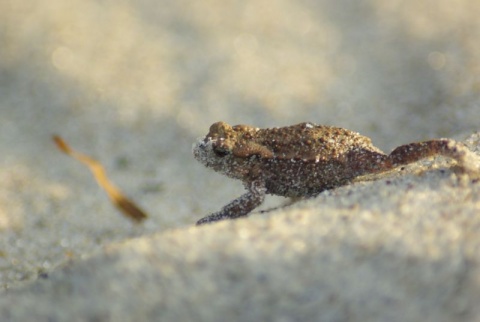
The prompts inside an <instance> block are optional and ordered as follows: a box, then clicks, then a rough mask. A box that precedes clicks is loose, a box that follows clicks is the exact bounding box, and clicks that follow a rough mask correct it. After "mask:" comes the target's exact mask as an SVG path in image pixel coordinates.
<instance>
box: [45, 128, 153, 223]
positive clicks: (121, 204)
mask: <svg viewBox="0 0 480 322" xmlns="http://www.w3.org/2000/svg"><path fill="white" fill-rule="evenodd" d="M53 141H54V142H55V144H56V145H57V147H58V148H59V149H60V151H62V152H63V153H65V154H68V155H70V156H71V157H73V158H74V159H77V160H78V161H80V162H81V163H83V164H85V165H86V166H87V167H88V168H89V169H90V171H91V172H92V174H93V176H94V177H95V180H96V181H97V183H98V184H99V185H100V187H102V188H103V189H104V190H105V191H106V192H107V194H108V197H109V198H110V200H111V201H112V203H113V204H114V205H115V206H116V207H117V208H118V209H120V211H121V212H122V213H123V214H124V215H125V216H127V217H128V218H130V219H132V220H134V221H135V222H141V221H143V220H144V219H146V218H147V217H148V216H147V214H146V213H145V212H144V211H143V210H142V209H140V207H138V206H137V205H136V204H135V203H134V202H133V201H131V200H130V199H128V198H127V197H126V196H125V195H124V194H123V193H122V192H121V191H120V190H119V189H118V188H117V187H116V186H115V185H114V184H113V183H111V182H110V180H108V177H107V174H106V173H105V169H104V168H103V166H102V165H101V164H100V162H98V161H97V160H95V159H93V158H91V157H89V156H87V155H85V154H82V153H80V152H77V151H75V150H73V149H72V148H71V147H70V146H69V145H68V144H67V143H66V142H65V141H64V140H63V139H62V138H61V137H60V136H58V135H54V136H53Z"/></svg>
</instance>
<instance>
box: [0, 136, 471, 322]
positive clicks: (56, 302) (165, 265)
mask: <svg viewBox="0 0 480 322" xmlns="http://www.w3.org/2000/svg"><path fill="white" fill-rule="evenodd" d="M471 143H475V144H476V145H477V147H480V135H477V136H476V137H472V138H471ZM437 165H438V163H435V164H433V165H432V166H424V167H419V166H415V167H408V168H407V169H405V170H403V171H401V172H400V173H397V174H391V175H389V176H388V177H387V178H383V179H380V180H377V181H370V182H365V183H357V184H354V185H351V186H348V187H344V188H340V189H337V190H335V191H332V192H329V193H324V194H322V195H321V196H319V197H318V198H316V199H312V200H309V201H306V202H299V203H297V204H295V205H294V206H291V207H287V208H284V209H282V210H278V211H273V212H270V213H268V214H263V215H258V214H257V215H253V216H251V217H250V218H248V219H241V220H236V221H227V222H222V223H218V224H214V225H206V226H202V227H200V228H196V227H191V228H184V229H177V230H171V231H167V232H163V233H158V234H154V235H151V236H145V237H141V238H138V239H133V240H130V241H126V242H123V243H118V244H113V245H110V246H107V247H105V249H104V250H103V251H102V252H100V253H98V254H97V255H95V256H93V257H92V258H89V259H87V260H85V261H80V260H74V261H72V262H71V263H69V264H68V265H66V267H64V268H62V269H59V270H57V271H55V272H52V273H51V274H50V275H49V276H48V277H46V278H45V279H42V280H39V281H37V282H36V283H35V284H33V285H31V286H28V287H25V288H23V289H21V290H16V291H11V292H8V293H7V294H4V296H3V297H2V298H1V299H0V313H1V314H2V316H3V317H5V318H6V319H7V320H9V319H11V320H14V321H27V320H33V319H34V320H36V321H71V320H72V317H75V318H74V319H73V320H78V321H155V320H156V321H227V320H228V321H233V320H234V321H347V320H348V321H470V320H471V321H473V320H478V319H479V318H480V307H479V306H478V303H479V301H480V284H479V282H480V263H479V258H480V257H479V256H480V248H479V245H480V234H479V233H478V231H479V229H480V215H479V210H480V185H479V184H478V182H476V183H472V181H471V180H470V179H469V178H468V177H466V176H464V175H456V174H455V173H453V172H452V171H450V170H443V169H438V167H437ZM425 170H428V171H426V172H425Z"/></svg>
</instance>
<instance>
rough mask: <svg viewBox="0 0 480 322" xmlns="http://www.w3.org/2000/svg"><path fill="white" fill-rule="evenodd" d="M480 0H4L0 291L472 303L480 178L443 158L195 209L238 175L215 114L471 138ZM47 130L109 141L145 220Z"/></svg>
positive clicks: (85, 147)
mask: <svg viewBox="0 0 480 322" xmlns="http://www.w3.org/2000/svg"><path fill="white" fill-rule="evenodd" d="M479 11H480V3H478V2H474V1H467V0H464V1H457V2H456V3H455V6H452V5H451V2H450V1H422V2H418V1H401V2H392V1H389V2H385V1H373V0H372V1H369V2H365V1H362V2H355V1H353V2H352V1H335V2H332V1H279V2H271V1H230V2H218V1H202V2H197V3H187V2H181V1H149V0H145V1H137V2H125V1H124V2H98V1H88V0H87V1H85V0H81V1H80V0H72V1H59V0H51V1H48V2H47V1H45V2H44V3H41V2H38V3H32V2H30V1H9V0H7V1H2V2H0V285H1V286H2V289H3V291H2V293H1V294H0V307H1V309H2V312H4V313H5V314H7V311H10V312H12V314H14V313H13V312H17V313H18V314H32V316H29V317H28V319H33V317H34V316H37V315H38V314H39V312H40V311H42V312H45V313H46V314H47V315H50V314H58V315H61V316H64V317H66V316H67V315H68V314H69V313H72V312H71V310H76V312H75V315H77V316H79V319H81V318H83V319H89V317H92V316H93V318H92V319H95V318H98V319H99V320H106V319H108V317H109V316H111V317H112V319H113V318H116V317H118V315H120V314H123V313H125V314H127V312H130V313H128V314H131V316H132V318H133V316H135V317H137V318H140V317H141V314H146V315H151V316H153V315H155V314H157V315H158V316H161V314H171V315H172V316H173V315H177V314H178V315H179V314H192V316H195V317H198V319H201V318H202V317H204V318H205V320H208V314H211V315H212V316H213V315H215V316H216V317H218V319H220V317H222V312H228V316H229V317H230V316H233V317H235V316H236V315H238V316H240V315H241V316H242V318H243V320H251V321H258V320H261V319H262V315H261V314H263V313H262V312H263V311H262V310H265V311H264V312H267V311H268V312H270V313H271V312H273V311H274V310H275V311H276V312H277V313H278V312H280V313H278V315H277V316H278V317H280V316H283V317H284V318H285V320H288V318H289V317H290V318H292V319H293V320H295V318H296V317H300V315H301V314H305V316H310V317H311V316H313V315H315V314H317V313H318V314H325V315H329V316H331V319H332V320H342V319H347V318H350V319H353V320H364V318H365V317H366V316H367V314H371V315H376V316H381V317H386V316H387V315H388V314H390V313H391V312H400V311H401V312H404V314H405V315H406V319H407V320H408V318H409V317H410V319H411V320H415V319H416V318H417V317H418V316H421V314H422V313H423V314H424V315H423V316H422V319H423V320H425V319H428V318H430V317H431V319H432V320H435V318H437V317H438V318H440V315H441V314H443V313H445V314H446V315H445V316H443V317H442V318H443V319H445V320H448V319H449V318H451V317H452V316H453V317H454V318H455V319H460V320H461V319H464V320H466V319H469V318H471V319H474V318H478V312H477V311H475V310H476V308H475V307H474V306H473V304H472V303H475V301H477V299H478V298H477V292H478V287H479V281H478V273H477V269H476V267H477V262H478V260H479V256H478V246H477V245H479V243H478V239H477V235H478V234H477V231H478V230H479V226H478V224H476V223H477V222H478V216H479V201H478V198H479V197H478V196H479V193H478V183H471V182H469V181H468V180H467V179H465V178H460V179H458V178H457V177H456V175H454V174H452V173H451V172H449V171H447V172H444V173H443V172H438V171H433V172H427V173H426V174H424V175H422V176H420V177H416V176H407V177H405V178H403V177H402V178H401V179H398V180H400V181H397V179H395V180H393V179H391V183H390V184H386V182H385V181H379V182H374V183H367V184H362V185H355V186H354V187H346V188H342V189H340V190H335V191H332V192H331V193H326V194H322V195H321V196H320V197H319V198H317V199H315V200H313V201H309V202H306V203H300V204H297V205H295V206H294V207H292V208H286V209H284V210H282V211H277V212H272V213H269V214H265V215H255V216H252V217H251V218H249V219H247V220H242V221H238V222H235V223H222V224H219V225H215V226H211V227H205V228H202V229H196V228H194V227H192V224H193V223H194V222H195V221H196V220H198V219H199V218H201V217H202V216H205V215H207V214H209V213H211V212H213V211H216V210H218V209H219V208H220V207H222V206H223V205H225V204H226V203H227V202H228V201H230V200H232V199H233V198H235V197H238V196H239V195H240V194H241V193H243V189H242V187H241V184H240V183H239V182H233V181H232V180H230V179H228V178H224V177H222V176H220V175H218V174H214V173H213V172H211V171H209V170H207V169H204V168H203V167H202V166H201V165H200V164H197V163H196V162H195V160H193V157H192V155H191V145H192V143H193V142H194V141H195V139H196V137H199V136H203V135H205V134H206V133H207V130H208V127H209V125H210V124H211V123H213V122H215V121H219V120H223V121H226V122H229V123H232V124H238V123H246V124H252V125H256V126H260V127H264V126H282V125H289V124H294V123H298V122H301V121H311V122H315V123H319V124H331V125H338V126H344V127H347V128H350V129H352V130H356V131H359V132H361V133H362V134H365V135H368V136H370V137H372V139H373V141H374V143H375V144H377V145H378V146H379V147H380V148H382V149H384V150H385V151H389V150H391V149H392V148H394V147H395V146H397V145H400V144H403V143H408V142H411V141H417V140H423V139H427V138H433V137H451V136H454V137H455V138H457V139H458V138H460V139H462V138H464V137H465V136H466V135H468V134H469V133H471V132H473V131H478V130H480V123H479V117H478V115H480V107H479V103H478V102H480V95H479V94H480V86H479V81H478V75H479V74H480V64H479V61H478V57H480V42H479V41H478V39H480V20H479V19H478V12H479ZM53 133H58V134H61V135H62V136H63V137H64V138H65V139H67V140H68V141H69V142H70V143H71V144H72V145H73V146H74V147H76V148H78V149H79V150H81V151H85V152H88V153H90V154H92V155H94V156H95V157H97V158H98V159H99V160H101V161H102V163H104V165H105V166H106V168H107V169H108V172H109V174H110V176H111V177H112V178H113V179H114V181H115V183H117V184H118V185H119V186H120V187H122V188H123V189H124V190H125V191H126V192H127V193H128V195H130V196H131V197H133V199H135V200H136V201H138V202H139V203H140V204H141V205H142V206H143V207H144V208H145V209H147V211H148V212H149V213H150V218H149V220H148V221H147V222H145V224H144V225H142V226H140V227H136V226H135V225H133V224H132V223H130V222H129V221H128V220H125V219H124V218H123V217H121V215H119V214H118V213H117V212H116V211H115V209H114V208H113V207H112V206H111V205H110V203H109V202H108V199H107V198H106V196H105V194H104V193H103V192H102V191H100V190H99V188H98V187H97V185H96V184H95V182H94V181H93V179H92V178H91V176H90V174H89V173H88V171H87V170H86V169H85V168H83V167H82V166H81V165H80V164H78V163H76V162H75V161H74V160H72V159H69V158H67V157H66V156H64V155H62V154H61V153H59V152H58V151H57V150H56V148H55V147H54V145H53V144H52V142H51V140H50V137H51V135H52V134H53ZM472 146H473V145H472ZM404 172H405V171H404ZM350 189H354V190H353V191H354V192H352V193H350V192H349V191H350ZM342 196H343V197H342ZM281 202H282V199H275V198H269V199H268V200H267V204H266V205H265V206H264V207H270V206H274V205H277V204H279V203H281ZM317 203H318V205H317ZM282 212H285V213H284V214H282ZM247 226H248V227H247ZM152 236H153V237H152ZM132 237H139V238H141V239H140V240H137V241H134V242H132V243H128V242H127V240H128V239H129V238H132ZM123 242H126V243H127V244H121V246H114V247H113V246H109V245H111V244H117V243H123ZM146 245H155V246H154V247H149V246H146ZM105 247H109V249H114V250H110V251H108V253H109V254H110V255H105V251H104V248H105ZM112 247H113V248H112ZM147 249H150V250H148V251H147ZM92 256H93V259H87V258H91V257H92ZM210 256H211V257H210ZM84 260H86V261H85V262H84ZM64 265H69V269H68V270H66V271H65V270H64V269H61V268H58V267H59V266H60V267H62V266H64ZM295 265H298V266H299V267H298V268H297V267H296V266H295ZM124 270H129V271H130V272H129V273H128V274H127V273H124ZM315 272H320V273H315ZM214 274H216V275H218V279H217V282H215V283H214V282H213V280H212V279H211V278H209V276H210V277H211V276H213V275H214ZM222 274H224V275H222ZM42 276H43V277H44V276H48V278H47V280H39V277H42ZM222 276H223V277H222ZM80 281H81V283H80ZM32 283H34V284H32ZM65 285H70V286H69V287H67V286H65ZM126 288H130V291H126V292H124V290H125V289H126ZM87 293H88V294H89V296H85V294H87ZM107 293H108V294H109V295H108V297H102V294H103V295H105V294H107ZM94 294H98V295H94ZM218 294H221V296H222V297H221V298H219V297H218ZM67 295H68V296H67ZM122 296H125V298H122ZM127 296H129V297H131V298H132V299H130V300H128V301H127V300H126V299H127ZM135 298H136V299H135ZM213 299H217V300H218V301H217V302H215V303H216V304H215V305H217V307H214V306H212V307H209V306H202V303H205V302H211V301H213ZM84 301H85V302H84ZM104 301H107V302H108V303H106V302H104ZM137 301H138V302H137ZM477 302H478V301H477ZM62 303H63V304H62ZM234 303H239V304H238V305H237V306H235V304H234ZM212 305H213V304H212ZM199 307H203V311H200V309H198V308H199ZM29 308H31V309H29ZM148 308H150V309H148ZM153 308H155V310H156V311H154V310H153ZM180 308H181V309H180ZM101 310H106V311H101ZM182 310H183V311H182ZM269 310H270V311H269ZM194 311H195V312H196V313H195V314H196V315H195V314H194V313H193V312H194ZM287 311H288V312H289V313H288V314H287V313H285V314H281V313H282V312H287ZM20 312H24V313H20ZM105 312H111V313H105ZM122 312H123V313H122ZM182 312H183V313H182ZM434 312H436V314H438V315H435V314H434ZM17 313H15V314H17ZM427 313H431V315H429V314H427ZM97 314H99V315H97ZM225 314H227V313H225ZM265 314H267V313H265ZM271 314H273V313H271ZM330 314H331V315H330ZM392 314H393V313H392ZM415 314H418V315H415ZM324 318H325V320H328V317H326V316H324ZM397 318H398V319H399V320H400V319H401V317H399V316H397ZM18 319H19V320H25V319H27V317H26V316H22V318H20V316H18ZM125 319H128V316H126V317H125ZM192 319H194V317H192ZM265 319H268V318H267V316H265ZM0 320H2V319H0ZM69 320H71V319H69ZM116 320H119V319H116ZM120 320H121V319H120ZM183 320H188V319H187V318H183ZM2 321H3V320H2Z"/></svg>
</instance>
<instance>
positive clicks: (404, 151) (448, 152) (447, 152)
mask: <svg viewBox="0 0 480 322" xmlns="http://www.w3.org/2000/svg"><path fill="white" fill-rule="evenodd" d="M437 155H441V156H444V157H448V158H452V159H454V160H455V161H457V166H458V167H459V168H460V169H461V170H463V171H464V172H466V173H468V174H475V175H478V174H480V157H479V156H477V155H476V154H475V153H473V152H472V151H470V150H469V149H468V148H467V147H466V146H465V145H463V144H461V143H458V142H456V141H454V140H451V139H437V140H430V141H424V142H417V143H410V144H405V145H402V146H399V147H398V148H396V149H394V150H393V151H392V153H390V154H389V155H388V156H387V157H386V158H385V160H384V161H383V162H384V164H383V168H384V170H388V169H391V168H396V167H399V166H402V165H406V164H409V163H413V162H416V161H419V160H421V159H424V158H428V157H432V156H437Z"/></svg>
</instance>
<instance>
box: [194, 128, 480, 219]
mask: <svg viewBox="0 0 480 322" xmlns="http://www.w3.org/2000/svg"><path fill="white" fill-rule="evenodd" d="M193 154H194V156H195V159H197V160H198V161H199V162H200V163H202V164H203V165H205V166H206V167H208V168H212V169H213V170H215V171H217V172H220V173H222V174H225V175H226V176H228V177H231V178H234V179H239V180H241V181H242V182H243V184H244V186H245V188H246V189H247V190H248V192H247V193H246V194H244V195H242V196H241V197H239V198H237V199H235V200H233V201H232V202H230V203H229V204H227V205H226V206H225V207H223V208H222V209H221V210H220V211H219V212H216V213H213V214H211V215H210V216H207V217H205V218H202V219H200V220H199V221H198V222H197V225H201V224H205V223H210V222H215V221H218V220H222V219H234V218H239V217H243V216H246V215H247V214H248V213H250V212H251V211H252V210H253V209H255V208H256V207H258V206H259V205H260V204H261V203H262V202H263V200H264V198H265V194H272V195H279V196H284V197H292V198H302V197H313V196H316V195H318V194H319V193H321V192H322V191H324V190H328V189H334V188H336V187H340V186H344V185H347V184H349V183H351V182H352V181H353V180H354V179H356V178H358V177H360V176H365V175H370V174H377V173H381V172H385V171H389V170H392V169H394V168H396V167H399V166H402V165H406V164H408V163H412V162H416V161H418V160H420V159H423V158H427V157H430V156H435V155H442V156H445V157H449V158H452V159H454V160H456V162H457V165H458V166H459V167H460V169H462V170H463V171H464V172H466V173H468V174H479V173H480V166H479V164H480V163H479V158H478V156H476V155H475V154H474V153H473V152H471V151H470V150H469V149H468V148H467V147H466V146H464V145H463V144H461V143H458V142H455V141H454V140H451V139H436V140H430V141H424V142H418V143H410V144H406V145H402V146H399V147H398V148H396V149H394V150H393V151H392V152H391V153H390V154H388V155H387V154H385V153H383V152H382V151H381V150H379V149H378V148H376V147H375V146H373V145H372V142H371V140H370V139H369V138H368V137H365V136H362V135H360V134H359V133H356V132H353V131H349V130H346V129H343V128H338V127H333V126H324V125H316V124H313V123H308V122H306V123H300V124H296V125H292V126H287V127H280V128H271V129H259V128H256V127H252V126H248V125H235V126H231V125H229V124H227V123H225V122H217V123H214V124H213V125H212V126H211V127H210V131H209V132H208V134H207V136H206V137H205V138H204V139H201V140H199V141H198V142H197V143H196V144H194V146H193Z"/></svg>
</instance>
